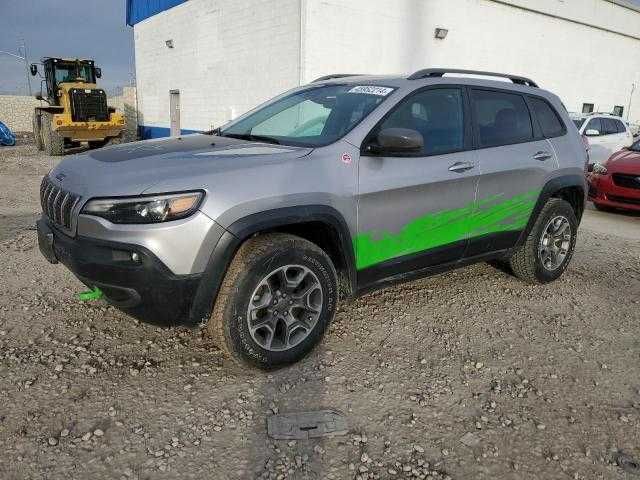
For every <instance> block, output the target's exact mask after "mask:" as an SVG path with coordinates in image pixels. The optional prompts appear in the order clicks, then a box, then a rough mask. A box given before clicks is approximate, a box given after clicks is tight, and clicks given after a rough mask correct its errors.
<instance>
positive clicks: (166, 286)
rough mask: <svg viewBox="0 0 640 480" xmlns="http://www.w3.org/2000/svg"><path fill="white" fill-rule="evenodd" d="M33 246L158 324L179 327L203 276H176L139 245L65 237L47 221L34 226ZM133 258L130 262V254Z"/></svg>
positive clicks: (113, 300)
mask: <svg viewBox="0 0 640 480" xmlns="http://www.w3.org/2000/svg"><path fill="white" fill-rule="evenodd" d="M37 230H38V244H39V247H40V250H41V252H42V253H43V255H44V256H45V257H46V258H47V260H49V261H50V262H51V263H57V262H60V263H62V264H63V265H65V266H66V267H67V268H68V269H69V270H71V272H72V273H74V274H75V275H76V277H78V279H79V280H80V281H81V282H82V283H84V284H85V285H87V286H88V287H90V288H93V287H98V288H100V289H101V290H102V291H103V293H104V295H105V297H106V298H107V299H108V300H109V302H111V303H113V304H114V305H116V306H118V307H120V308H122V309H125V310H127V311H129V312H131V313H133V314H134V315H135V314H136V313H140V314H141V316H144V317H145V318H148V315H149V314H151V315H155V319H157V320H158V321H161V322H165V321H170V322H171V323H176V322H178V323H184V322H183V320H187V319H188V318H189V316H190V311H191V307H192V304H193V299H194V296H195V295H196V292H197V290H198V287H199V286H200V283H201V282H200V280H201V278H202V277H203V275H205V273H206V272H205V273H198V274H189V275H175V274H173V273H172V272H171V271H170V270H169V269H168V268H167V266H166V265H165V264H164V263H163V262H162V261H160V260H159V259H158V257H156V256H155V255H154V254H153V253H152V252H151V251H150V250H148V249H147V248H145V247H142V246H140V245H133V244H127V243H120V242H113V241H105V240H97V239H92V238H87V237H82V236H77V237H74V238H72V237H69V236H67V235H66V234H64V233H63V232H61V231H60V230H58V229H57V228H56V227H55V226H54V225H52V224H51V223H50V222H49V220H48V219H47V218H46V217H43V218H41V219H40V220H38V222H37ZM134 253H135V254H137V258H136V259H134V258H133V257H134V255H132V254H134Z"/></svg>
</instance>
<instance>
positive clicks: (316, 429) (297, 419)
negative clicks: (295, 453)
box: [267, 410, 349, 440]
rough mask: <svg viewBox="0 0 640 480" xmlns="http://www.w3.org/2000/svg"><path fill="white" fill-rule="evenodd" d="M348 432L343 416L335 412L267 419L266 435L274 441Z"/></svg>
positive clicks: (325, 411) (285, 415) (290, 414)
mask: <svg viewBox="0 0 640 480" xmlns="http://www.w3.org/2000/svg"><path fill="white" fill-rule="evenodd" d="M348 431H349V429H348V427H347V420H346V418H345V417H344V415H343V414H342V413H340V412H338V411H335V410H318V411H316V412H300V413H285V414H280V415H273V416H271V417H268V418H267V434H268V435H269V436H270V437H271V438H274V439H276V440H305V439H308V438H319V437H333V436H338V435H346V434H347V432H348Z"/></svg>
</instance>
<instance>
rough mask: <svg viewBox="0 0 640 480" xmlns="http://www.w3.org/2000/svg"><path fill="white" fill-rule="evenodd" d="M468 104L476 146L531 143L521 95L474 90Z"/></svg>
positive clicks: (529, 127) (529, 128)
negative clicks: (476, 141) (473, 123)
mask: <svg viewBox="0 0 640 480" xmlns="http://www.w3.org/2000/svg"><path fill="white" fill-rule="evenodd" d="M471 102H472V108H473V118H474V122H475V127H476V131H477V132H478V139H479V143H480V147H497V146H500V145H512V144H515V143H522V142H527V141H530V140H533V127H532V125H531V116H530V115H529V109H528V108H527V104H526V102H525V100H524V97H523V96H522V95H519V94H517V93H506V92H499V91H493V90H475V89H474V90H472V91H471Z"/></svg>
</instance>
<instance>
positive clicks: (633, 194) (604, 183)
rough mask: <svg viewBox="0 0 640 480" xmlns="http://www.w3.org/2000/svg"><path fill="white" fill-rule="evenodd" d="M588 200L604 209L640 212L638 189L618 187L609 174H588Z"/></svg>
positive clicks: (639, 192) (639, 193) (639, 191)
mask: <svg viewBox="0 0 640 480" xmlns="http://www.w3.org/2000/svg"><path fill="white" fill-rule="evenodd" d="M588 182H589V200H591V201H592V202H593V203H595V204H596V205H601V206H604V207H612V208H621V209H625V210H634V211H640V189H636V188H626V187H620V186H618V185H616V184H614V183H613V179H612V177H611V175H610V174H607V175H598V174H594V173H592V174H590V175H589V177H588Z"/></svg>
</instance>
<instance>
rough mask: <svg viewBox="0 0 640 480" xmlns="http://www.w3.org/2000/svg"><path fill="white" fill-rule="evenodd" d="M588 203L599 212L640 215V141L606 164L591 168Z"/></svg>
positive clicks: (620, 152)
mask: <svg viewBox="0 0 640 480" xmlns="http://www.w3.org/2000/svg"><path fill="white" fill-rule="evenodd" d="M589 172H590V173H589V174H588V180H589V200H591V201H592V202H593V204H594V205H595V206H596V208H597V209H599V210H606V209H609V208H623V209H627V210H636V211H640V140H638V141H636V142H635V143H634V144H633V145H631V147H628V148H623V149H622V150H620V151H619V152H617V153H614V154H613V155H612V156H611V157H610V158H609V159H608V160H607V161H606V162H604V163H597V162H596V163H594V164H593V165H589Z"/></svg>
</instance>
